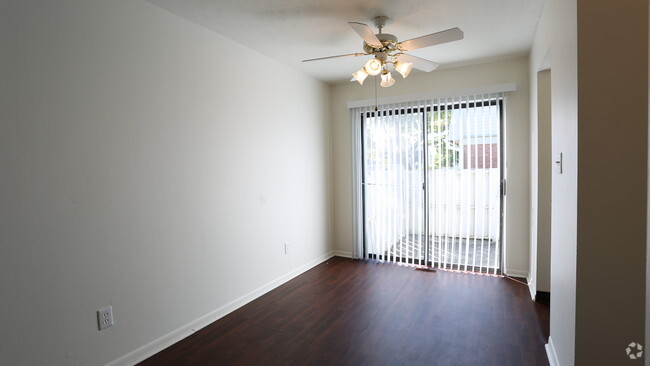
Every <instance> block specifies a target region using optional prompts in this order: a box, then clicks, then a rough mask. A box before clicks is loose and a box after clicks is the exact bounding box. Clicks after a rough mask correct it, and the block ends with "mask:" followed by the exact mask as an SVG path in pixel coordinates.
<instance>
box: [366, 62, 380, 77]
mask: <svg viewBox="0 0 650 366" xmlns="http://www.w3.org/2000/svg"><path fill="white" fill-rule="evenodd" d="M363 68H364V69H366V72H367V73H368V75H372V76H375V75H379V73H380V72H381V61H379V60H377V59H376V58H373V59H371V60H368V62H366V64H365V65H364V66H363Z"/></svg>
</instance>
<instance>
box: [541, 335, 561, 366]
mask: <svg viewBox="0 0 650 366" xmlns="http://www.w3.org/2000/svg"><path fill="white" fill-rule="evenodd" d="M544 348H546V357H547V358H548V364H549V365H550V366H560V362H559V361H558V360H557V354H555V346H553V339H552V338H551V337H550V336H549V337H548V343H546V345H545V346H544Z"/></svg>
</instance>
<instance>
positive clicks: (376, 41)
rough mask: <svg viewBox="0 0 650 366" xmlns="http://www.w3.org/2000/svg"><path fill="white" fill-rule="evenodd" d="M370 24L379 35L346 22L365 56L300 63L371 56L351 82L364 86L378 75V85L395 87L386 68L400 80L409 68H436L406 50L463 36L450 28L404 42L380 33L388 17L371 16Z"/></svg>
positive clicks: (361, 25)
mask: <svg viewBox="0 0 650 366" xmlns="http://www.w3.org/2000/svg"><path fill="white" fill-rule="evenodd" d="M372 22H373V23H374V25H375V26H376V27H377V29H379V33H377V34H375V33H374V32H373V31H372V29H370V27H369V26H367V25H366V24H364V23H358V22H348V25H350V27H351V28H352V29H353V30H354V31H355V32H356V33H357V34H358V35H359V36H360V37H361V38H362V39H363V41H364V42H363V51H364V53H351V54H347V55H338V56H329V57H321V58H315V59H309V60H303V62H307V61H318V60H324V59H330V58H338V57H347V56H373V58H371V59H370V60H368V61H367V62H366V63H365V64H364V66H363V67H362V68H361V69H359V70H358V71H357V72H355V73H353V74H352V79H351V80H350V81H357V82H359V84H361V85H363V81H364V80H365V79H366V78H367V77H368V75H371V76H376V75H379V74H381V83H380V85H381V86H382V87H385V88H387V87H390V86H392V85H393V84H395V79H394V78H393V77H392V75H391V73H390V71H389V70H388V65H392V66H393V69H394V70H395V71H397V72H398V73H400V75H402V77H403V78H406V77H407V76H409V74H410V73H411V69H413V68H416V69H419V70H422V71H425V72H430V71H433V70H435V69H436V68H437V67H438V64H437V63H435V62H433V61H429V60H425V59H423V58H419V57H416V56H412V55H409V54H406V53H405V52H406V51H411V50H416V49H419V48H424V47H430V46H435V45H437V44H442V43H447V42H452V41H457V40H461V39H463V37H464V35H463V31H461V30H460V29H459V28H451V29H447V30H444V31H441V32H437V33H431V34H428V35H425V36H421V37H417V38H413V39H409V40H407V41H404V42H398V40H397V37H395V36H394V35H392V34H388V33H382V29H383V28H384V26H385V25H386V23H387V22H388V18H387V17H385V16H378V17H374V18H373V19H372Z"/></svg>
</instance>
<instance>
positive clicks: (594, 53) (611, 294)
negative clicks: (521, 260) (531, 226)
mask: <svg viewBox="0 0 650 366" xmlns="http://www.w3.org/2000/svg"><path fill="white" fill-rule="evenodd" d="M577 4H578V22H577V24H578V28H577V29H578V48H577V51H578V55H577V61H578V68H577V71H578V74H577V79H578V101H577V102H578V120H577V122H578V126H577V127H578V141H577V143H578V222H577V252H578V258H577V268H576V272H577V273H576V282H577V283H576V287H577V289H576V358H575V360H576V364H581V365H583V364H584V365H594V364H597V363H601V364H612V365H613V364H621V363H622V361H628V362H631V361H630V360H626V356H625V354H624V353H623V352H621V348H622V345H625V344H626V343H629V342H630V341H635V342H640V343H642V344H643V343H644V341H643V338H644V315H645V303H644V301H645V294H644V290H645V264H646V263H645V249H646V248H645V242H646V212H647V210H646V194H647V171H646V169H647V151H648V145H647V142H648V140H647V135H648V84H647V80H648V33H647V32H646V30H647V29H648V2H647V1H628V2H625V3H624V4H617V6H612V3H611V1H606V0H578V2H577ZM632 35H633V36H632ZM604 44H605V45H607V52H602V51H603V45H604ZM612 152H615V153H612ZM621 157H625V161H624V162H621ZM613 258H615V260H612V259H613Z"/></svg>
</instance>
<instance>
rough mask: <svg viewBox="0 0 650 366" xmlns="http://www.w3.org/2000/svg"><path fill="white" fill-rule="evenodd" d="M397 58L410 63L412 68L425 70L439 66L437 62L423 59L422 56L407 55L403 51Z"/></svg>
mask: <svg viewBox="0 0 650 366" xmlns="http://www.w3.org/2000/svg"><path fill="white" fill-rule="evenodd" d="M397 60H399V61H402V62H409V63H412V64H413V67H414V68H416V69H418V70H422V71H426V72H430V71H433V70H435V69H436V68H437V67H438V66H440V65H439V64H437V63H435V62H433V61H429V60H425V59H423V58H420V57H417V56H413V55H407V54H405V53H403V54H401V55H399V57H397Z"/></svg>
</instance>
